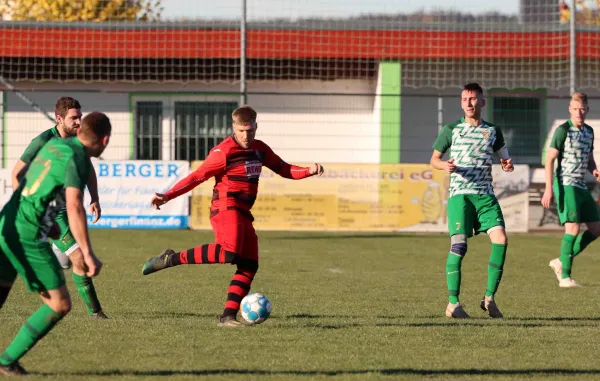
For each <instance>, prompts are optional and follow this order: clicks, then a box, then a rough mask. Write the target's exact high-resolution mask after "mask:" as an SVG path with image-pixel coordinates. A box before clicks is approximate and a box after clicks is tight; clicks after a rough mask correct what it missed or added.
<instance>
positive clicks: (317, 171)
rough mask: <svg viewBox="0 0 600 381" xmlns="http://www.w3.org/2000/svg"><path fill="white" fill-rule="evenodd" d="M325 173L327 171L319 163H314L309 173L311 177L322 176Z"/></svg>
mask: <svg viewBox="0 0 600 381" xmlns="http://www.w3.org/2000/svg"><path fill="white" fill-rule="evenodd" d="M323 172H325V169H324V168H323V166H322V165H321V164H319V163H314V164H313V165H311V166H310V169H309V172H308V173H310V175H311V176H312V175H319V176H322V175H323Z"/></svg>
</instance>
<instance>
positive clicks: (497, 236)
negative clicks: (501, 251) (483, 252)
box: [486, 226, 508, 245]
mask: <svg viewBox="0 0 600 381" xmlns="http://www.w3.org/2000/svg"><path fill="white" fill-rule="evenodd" d="M486 233H487V234H488V236H489V237H490V241H492V243H495V244H498V245H507V244H508V237H507V236H506V231H505V230H504V227H503V226H494V227H493V228H491V229H488V230H487V232H486Z"/></svg>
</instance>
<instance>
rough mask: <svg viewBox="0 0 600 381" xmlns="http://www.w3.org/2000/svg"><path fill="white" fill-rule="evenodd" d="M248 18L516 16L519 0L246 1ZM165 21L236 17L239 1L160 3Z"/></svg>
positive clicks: (177, 0)
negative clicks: (434, 13) (428, 13)
mask: <svg viewBox="0 0 600 381" xmlns="http://www.w3.org/2000/svg"><path fill="white" fill-rule="evenodd" d="M246 1H247V8H248V10H247V16H248V19H258V20H260V19H267V18H278V17H282V18H286V19H295V18H301V17H306V16H327V17H332V16H333V17H336V16H339V17H344V16H355V15H358V14H364V13H398V12H403V13H404V12H414V11H418V10H421V9H423V10H435V9H447V10H451V9H454V10H461V11H463V12H469V13H482V12H487V11H499V12H501V13H505V14H516V13H518V11H519V0H479V1H466V0H246ZM162 4H163V7H164V12H163V17H164V18H165V19H172V18H179V17H189V18H196V17H202V18H206V19H214V18H225V17H227V16H229V17H230V18H239V16H240V15H241V12H240V7H241V4H242V1H241V0H217V1H215V0H210V1H208V0H163V2H162Z"/></svg>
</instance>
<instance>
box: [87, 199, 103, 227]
mask: <svg viewBox="0 0 600 381" xmlns="http://www.w3.org/2000/svg"><path fill="white" fill-rule="evenodd" d="M90 214H91V215H93V216H94V220H93V221H92V223H94V224H95V223H96V222H97V221H98V220H99V219H100V216H101V215H102V209H101V208H100V202H99V201H94V202H92V203H91V204H90Z"/></svg>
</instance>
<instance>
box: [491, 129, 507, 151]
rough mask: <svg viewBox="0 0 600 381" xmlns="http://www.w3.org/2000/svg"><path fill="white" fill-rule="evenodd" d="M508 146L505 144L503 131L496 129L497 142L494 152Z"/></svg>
mask: <svg viewBox="0 0 600 381" xmlns="http://www.w3.org/2000/svg"><path fill="white" fill-rule="evenodd" d="M504 146H506V143H505V142H504V135H503V134H502V130H501V129H499V128H498V127H496V141H495V142H494V146H493V147H492V148H493V149H494V152H498V150H500V149H501V148H502V147H504Z"/></svg>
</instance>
